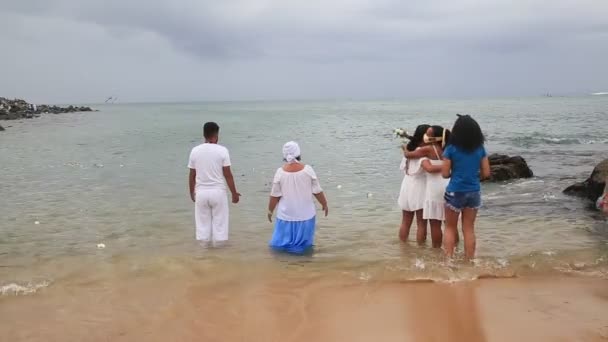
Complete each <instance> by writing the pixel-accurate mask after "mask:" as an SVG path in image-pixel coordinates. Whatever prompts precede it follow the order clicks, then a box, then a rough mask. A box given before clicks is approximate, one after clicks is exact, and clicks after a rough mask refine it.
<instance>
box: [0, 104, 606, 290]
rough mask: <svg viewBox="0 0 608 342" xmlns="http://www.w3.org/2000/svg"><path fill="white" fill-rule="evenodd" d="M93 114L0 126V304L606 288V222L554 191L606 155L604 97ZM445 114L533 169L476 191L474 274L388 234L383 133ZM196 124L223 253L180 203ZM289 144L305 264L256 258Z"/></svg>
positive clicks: (144, 108) (389, 172)
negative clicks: (145, 286) (119, 288)
mask: <svg viewBox="0 0 608 342" xmlns="http://www.w3.org/2000/svg"><path fill="white" fill-rule="evenodd" d="M94 107H95V108H97V109H99V110H100V111H99V112H94V113H78V114H63V115H45V116H43V117H41V118H39V119H35V120H26V121H21V122H5V123H3V125H4V126H5V127H6V126H12V127H7V128H8V129H7V131H6V132H3V133H1V134H0V168H1V170H2V171H1V177H2V180H1V182H0V287H1V288H2V290H1V291H0V296H2V295H11V294H29V295H32V294H35V293H37V292H39V291H41V290H48V289H50V288H62V287H64V286H69V285H70V284H74V283H75V282H78V283H79V284H85V283H86V284H90V283H93V284H94V283H95V282H103V281H106V280H107V279H118V278H121V277H139V276H142V277H144V276H146V277H155V276H160V275H162V274H166V273H167V272H170V273H171V274H174V275H175V274H178V275H179V274H188V275H192V274H199V273H198V272H200V273H201V274H206V273H205V272H206V271H205V270H209V269H213V272H216V273H217V272H219V273H221V272H223V271H225V272H234V273H239V272H244V271H245V270H246V271H247V272H256V271H257V270H259V272H268V271H270V272H282V270H285V269H287V270H290V272H291V271H293V272H297V273H298V274H303V275H318V274H322V273H323V272H337V273H340V274H344V275H347V276H351V277H355V278H358V279H361V280H362V281H369V280H373V279H385V278H389V279H406V280H416V279H430V280H435V281H457V280H470V279H475V278H478V277H485V276H490V277H510V276H526V275H535V274H552V273H566V274H572V273H574V274H581V275H585V276H591V277H606V276H608V225H607V224H606V222H605V220H604V219H603V218H602V217H601V216H600V215H599V214H598V213H596V212H594V211H591V210H589V209H588V206H589V204H588V203H585V202H583V201H581V200H579V199H576V198H570V197H566V196H564V195H562V193H561V191H562V190H563V189H564V188H565V187H566V186H568V185H570V184H571V183H573V182H575V181H577V180H582V179H584V178H586V177H587V176H588V175H589V173H590V172H591V170H592V168H593V167H594V166H595V164H597V163H598V162H599V161H600V160H602V159H604V158H608V135H607V131H606V127H605V123H606V120H607V119H608V97H600V96H596V97H573V98H567V97H564V98H558V97H553V98H509V99H465V100H409V101H369V102H362V101H322V102H321V101H319V102H234V103H228V102H226V103H182V104H124V105H123V104H114V105H96V106H94ZM456 113H466V114H471V115H473V116H474V117H475V118H476V119H477V120H478V122H479V123H480V125H481V126H482V128H483V130H484V131H485V133H486V135H487V138H488V144H487V150H488V151H489V152H490V153H505V154H510V155H521V156H523V157H524V158H525V159H526V160H527V161H528V163H529V165H530V166H531V168H532V170H533V171H534V173H535V177H534V178H532V179H526V180H516V181H511V182H504V183H496V184H484V187H483V201H484V206H483V208H482V210H481V211H480V216H479V219H478V222H477V238H478V259H477V260H476V262H475V264H474V265H468V264H464V263H458V262H457V263H455V264H446V263H445V261H444V260H443V258H442V257H441V253H440V252H439V251H437V250H433V249H431V248H430V241H429V243H428V244H427V245H426V246H417V245H416V244H415V243H414V242H411V243H405V244H404V243H401V242H400V241H399V240H398V238H397V233H398V227H399V224H400V215H401V213H400V211H399V208H398V207H397V203H396V202H397V196H398V192H399V188H400V184H401V179H402V174H401V173H400V171H399V168H398V167H399V163H400V160H401V155H400V150H399V148H398V147H399V143H400V142H399V141H398V140H396V139H394V138H393V137H392V130H393V129H394V128H397V127H403V128H406V129H409V130H413V129H414V128H415V126H416V125H418V124H422V123H429V124H440V125H444V126H448V127H450V126H451V125H452V123H453V121H454V120H455V118H456V116H455V114H456ZM209 120H213V121H216V122H218V123H219V125H220V126H221V138H220V139H221V143H222V144H224V145H225V146H227V147H228V148H229V149H230V152H231V158H232V162H233V171H234V174H235V178H236V182H237V187H238V189H239V191H240V192H241V193H242V195H243V197H242V198H241V203H240V204H238V205H236V206H231V228H230V234H231V236H230V237H231V241H230V245H229V246H226V247H224V248H221V249H202V248H201V247H200V246H198V245H197V244H196V242H195V241H194V222H193V221H194V220H193V208H192V203H191V202H190V199H189V196H188V190H187V167H186V164H187V159H188V154H189V151H190V149H191V148H192V147H193V146H195V145H196V144H198V143H200V141H201V135H202V124H203V123H204V122H205V121H209ZM289 140H296V141H298V142H299V143H300V144H301V147H302V151H303V155H302V156H303V160H304V162H306V163H309V164H311V165H312V166H314V168H315V169H316V171H317V173H318V175H319V177H320V181H321V184H322V186H323V187H324V189H325V192H326V194H327V197H328V200H329V205H330V215H329V217H327V218H320V219H319V220H318V230H317V237H316V246H315V251H314V253H313V254H312V255H309V256H304V257H290V256H284V255H276V254H273V253H271V252H270V251H269V250H268V248H267V242H268V240H269V238H270V236H271V233H272V226H271V224H269V223H268V222H267V221H266V206H267V200H268V194H269V190H270V189H269V182H270V181H271V179H272V175H273V174H274V171H275V170H276V168H278V167H280V166H281V146H282V144H283V143H285V142H286V141H289ZM410 239H415V225H414V226H413V227H412V233H411V235H410ZM99 243H103V244H104V245H105V248H103V249H100V248H98V246H97V245H98V244H99ZM459 253H462V246H460V247H459ZM201 278H205V279H208V278H207V277H203V276H202V277H201ZM195 279H196V277H195ZM83 286H85V285H83Z"/></svg>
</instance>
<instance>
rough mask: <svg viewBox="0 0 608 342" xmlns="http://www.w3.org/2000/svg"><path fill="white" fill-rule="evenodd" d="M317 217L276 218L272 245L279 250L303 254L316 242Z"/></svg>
mask: <svg viewBox="0 0 608 342" xmlns="http://www.w3.org/2000/svg"><path fill="white" fill-rule="evenodd" d="M315 224H316V217H313V218H311V219H310V220H307V221H283V220H280V219H275V223H274V233H273V234H272V239H270V244H269V245H270V247H271V248H272V249H275V250H277V251H281V252H287V253H295V254H303V253H305V252H306V251H307V250H309V249H310V248H311V247H312V245H313V244H314V242H315Z"/></svg>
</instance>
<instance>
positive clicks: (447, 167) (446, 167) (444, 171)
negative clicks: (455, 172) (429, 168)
mask: <svg viewBox="0 0 608 342" xmlns="http://www.w3.org/2000/svg"><path fill="white" fill-rule="evenodd" d="M441 175H442V176H443V178H450V176H451V175H452V161H451V160H449V159H446V158H443V165H442V166H441Z"/></svg>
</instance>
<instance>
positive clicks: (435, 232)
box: [429, 220, 443, 248]
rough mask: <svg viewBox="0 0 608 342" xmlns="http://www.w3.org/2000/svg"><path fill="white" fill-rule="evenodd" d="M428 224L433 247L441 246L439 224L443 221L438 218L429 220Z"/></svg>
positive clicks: (441, 235) (441, 238) (441, 236)
mask: <svg viewBox="0 0 608 342" xmlns="http://www.w3.org/2000/svg"><path fill="white" fill-rule="evenodd" d="M429 224H430V226H431V241H432V242H433V248H441V241H442V240H443V233H442V232H441V225H442V224H443V222H442V221H440V220H429Z"/></svg>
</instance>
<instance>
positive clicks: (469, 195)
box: [443, 191, 481, 212]
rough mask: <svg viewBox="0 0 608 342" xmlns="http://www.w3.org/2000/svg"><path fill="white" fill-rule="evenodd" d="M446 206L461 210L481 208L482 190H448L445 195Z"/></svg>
mask: <svg viewBox="0 0 608 342" xmlns="http://www.w3.org/2000/svg"><path fill="white" fill-rule="evenodd" d="M443 198H444V199H445V206H446V207H448V208H450V209H452V210H454V211H457V212H461V211H462V209H465V208H468V209H479V208H480V207H481V192H479V191H473V192H446V193H445V195H444V196H443Z"/></svg>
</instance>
